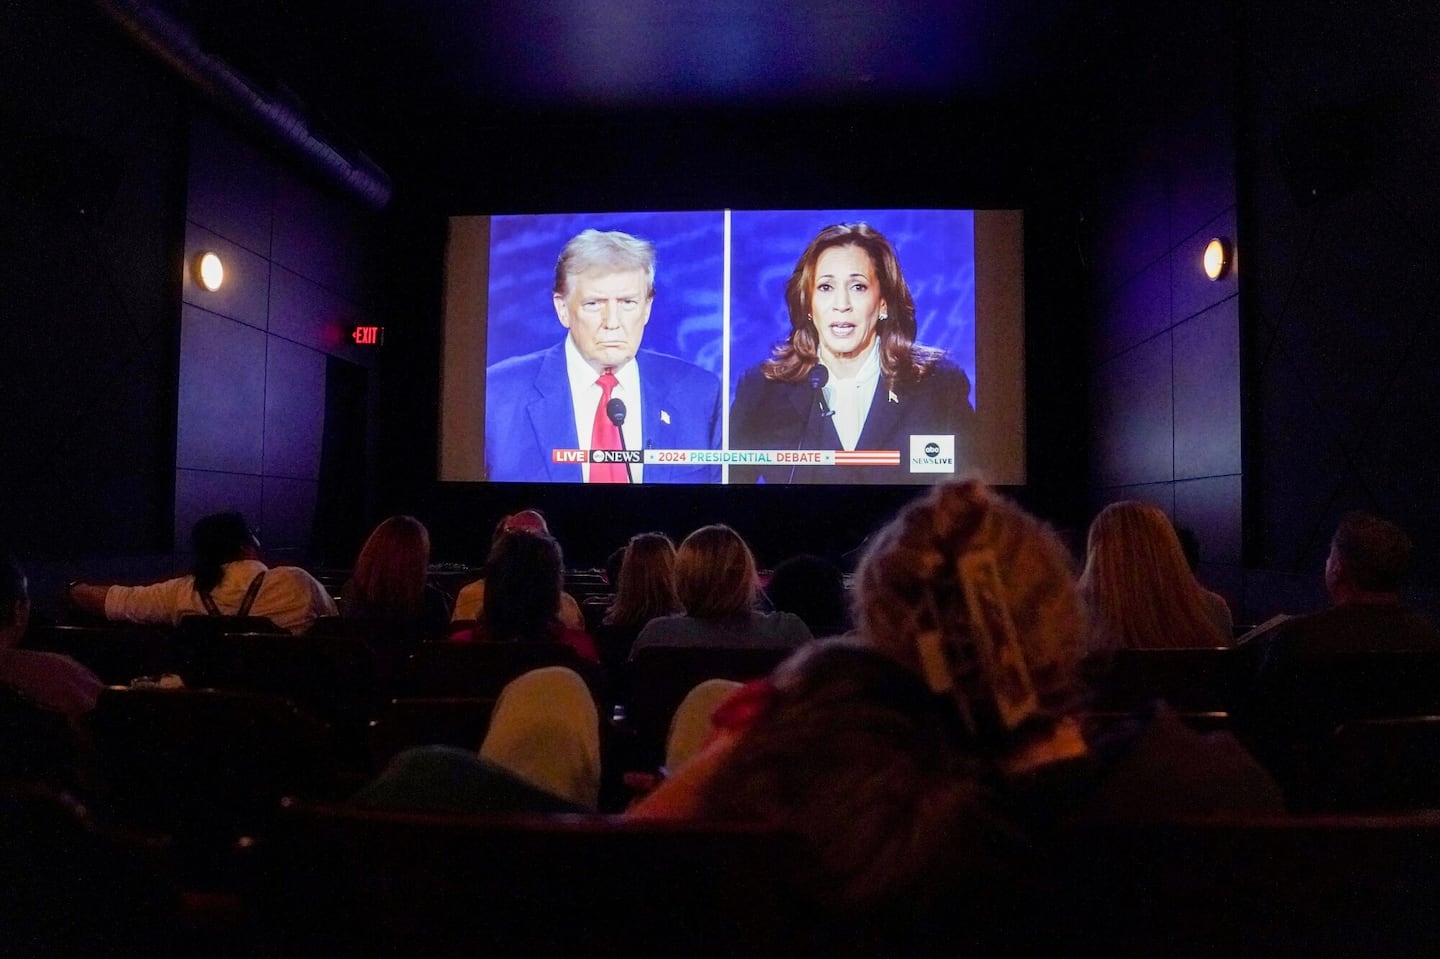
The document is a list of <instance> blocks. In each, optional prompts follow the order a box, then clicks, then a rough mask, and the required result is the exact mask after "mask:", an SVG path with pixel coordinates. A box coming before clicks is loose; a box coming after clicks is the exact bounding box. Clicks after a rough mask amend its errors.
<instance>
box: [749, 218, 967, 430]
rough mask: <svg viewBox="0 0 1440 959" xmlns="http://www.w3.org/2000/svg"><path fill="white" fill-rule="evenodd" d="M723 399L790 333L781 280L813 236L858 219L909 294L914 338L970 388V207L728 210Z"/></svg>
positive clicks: (782, 280)
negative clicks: (891, 251) (878, 236)
mask: <svg viewBox="0 0 1440 959" xmlns="http://www.w3.org/2000/svg"><path fill="white" fill-rule="evenodd" d="M730 219H731V224H730V250H731V254H730V255H731V262H730V287H731V292H730V297H731V299H730V382H729V383H728V384H726V386H727V388H728V389H729V395H730V401H731V402H734V400H735V385H736V383H738V382H739V380H740V376H741V374H743V373H744V372H745V371H746V370H748V369H749V368H750V367H752V366H754V365H755V364H757V363H760V362H762V361H764V360H765V359H766V358H768V357H769V356H770V352H771V348H772V347H773V346H774V345H775V344H776V343H777V342H779V341H780V340H783V339H785V338H786V337H787V336H789V335H790V315H789V313H787V312H786V309H785V284H786V282H787V281H788V280H789V279H790V274H791V273H792V272H794V270H795V264H796V262H797V261H798V260H799V259H800V255H801V254H802V253H804V252H805V248H806V247H807V246H809V245H810V241H811V240H813V239H814V238H815V235H816V234H817V233H819V232H820V231H821V230H823V229H824V228H825V227H827V226H833V225H834V224H836V223H856V222H862V221H863V222H865V223H868V224H870V225H871V226H872V227H874V228H875V229H877V230H879V231H880V232H881V233H883V234H885V237H886V239H888V240H889V241H890V245H891V246H893V247H894V248H895V254H896V256H897V257H898V258H899V260H900V269H901V271H902V272H904V274H905V280H906V282H907V283H909V285H910V295H911V296H912V297H914V299H915V321H916V325H917V327H918V331H917V333H916V337H915V340H916V342H917V343H921V344H924V345H925V346H933V347H937V348H939V349H943V350H945V351H947V352H948V353H949V356H950V359H951V360H952V361H954V363H955V364H956V365H957V366H959V367H960V368H961V369H962V370H964V371H965V373H966V374H967V375H968V376H969V377H970V382H971V384H972V392H971V395H970V399H971V402H972V403H973V402H974V399H975V393H974V391H973V384H974V383H975V213H974V211H972V210H761V211H744V210H736V211H733V212H732V213H731V214H730Z"/></svg>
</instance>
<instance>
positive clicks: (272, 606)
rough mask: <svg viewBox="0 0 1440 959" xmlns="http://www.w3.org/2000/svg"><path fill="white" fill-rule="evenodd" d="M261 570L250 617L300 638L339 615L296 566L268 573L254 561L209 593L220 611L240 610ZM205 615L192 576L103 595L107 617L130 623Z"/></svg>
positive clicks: (231, 571) (232, 569) (230, 572)
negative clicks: (324, 618) (319, 619)
mask: <svg viewBox="0 0 1440 959" xmlns="http://www.w3.org/2000/svg"><path fill="white" fill-rule="evenodd" d="M261 571H265V581H264V582H263V583H261V584H260V592H259V593H257V594H256V596H255V602H254V603H253V604H252V605H251V607H250V615H251V616H264V617H266V618H268V619H269V620H270V621H271V622H273V623H274V624H275V625H276V626H279V627H280V628H281V629H283V630H287V631H288V632H292V633H303V632H304V631H305V630H307V629H309V628H310V624H311V623H313V622H314V621H315V620H316V618H317V617H320V616H337V615H339V610H337V609H336V608H335V601H334V600H333V599H331V598H330V594H329V593H327V592H325V587H323V586H321V585H320V584H319V583H318V582H316V580H315V577H313V576H311V575H310V574H309V573H307V572H305V571H304V570H303V569H301V568H299V567H298V566H277V567H275V568H274V569H271V570H266V567H265V564H264V563H262V562H260V561H259V560H254V559H238V560H236V561H235V562H233V563H226V564H225V566H224V567H223V570H222V572H221V576H220V582H219V584H218V585H217V586H216V587H215V588H214V589H212V590H211V591H210V596H211V597H212V598H213V599H214V600H215V605H216V606H217V607H219V609H220V612H222V613H225V614H227V615H232V614H234V613H236V612H237V611H239V609H240V603H241V602H242V601H243V600H244V599H245V593H246V591H247V590H249V589H250V581H251V580H253V579H254V578H255V576H256V574H258V573H260V572H261ZM191 614H197V615H202V616H203V615H204V614H205V604H204V603H203V602H202V601H201V600H200V594H199V593H197V592H195V577H194V576H180V577H178V578H176V579H167V580H166V581H165V582H163V583H155V584H153V585H151V586H111V587H110V588H109V589H108V590H106V591H105V618H106V619H117V620H123V621H125V622H129V623H151V624H156V625H167V626H178V625H179V624H180V617H182V616H189V615H191Z"/></svg>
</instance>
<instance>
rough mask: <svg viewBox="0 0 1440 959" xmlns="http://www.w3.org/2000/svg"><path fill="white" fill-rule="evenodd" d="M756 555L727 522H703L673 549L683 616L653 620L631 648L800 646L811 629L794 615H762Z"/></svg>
mask: <svg viewBox="0 0 1440 959" xmlns="http://www.w3.org/2000/svg"><path fill="white" fill-rule="evenodd" d="M759 592H760V586H759V577H758V575H757V573H756V570H755V556H754V555H753V554H752V553H751V552H750V547H749V546H747V545H746V544H745V541H744V540H743V539H741V538H740V534H739V533H737V532H735V531H734V530H733V529H731V528H730V527H728V526H722V525H715V526H702V527H701V528H700V529H697V530H696V531H695V532H693V533H691V534H690V535H689V536H687V537H685V540H684V541H683V542H682V543H681V544H680V548H679V549H678V550H677V551H676V553H675V594H676V596H677V597H678V598H679V600H680V605H681V607H682V608H683V609H684V610H685V612H684V614H683V615H679V616H664V617H661V618H659V619H653V620H651V621H650V623H649V625H647V626H646V627H645V628H644V629H642V630H641V631H640V635H639V636H637V637H636V639H635V644H634V645H633V646H632V647H631V650H630V655H631V658H634V656H635V654H636V653H638V652H639V651H640V650H641V649H643V648H645V647H646V646H727V647H736V646H738V647H761V648H770V647H781V648H788V647H794V646H798V645H800V644H801V643H803V642H805V641H806V640H808V639H810V630H809V629H808V628H806V626H805V623H804V622H803V621H802V620H801V619H800V617H798V616H796V615H794V614H793V613H761V612H758V611H757V610H756V608H755V603H756V600H757V599H758V598H759Z"/></svg>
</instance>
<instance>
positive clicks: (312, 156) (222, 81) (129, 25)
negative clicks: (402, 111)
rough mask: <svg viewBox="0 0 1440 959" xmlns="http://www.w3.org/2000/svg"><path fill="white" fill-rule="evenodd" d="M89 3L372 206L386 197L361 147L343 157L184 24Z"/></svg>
mask: <svg viewBox="0 0 1440 959" xmlns="http://www.w3.org/2000/svg"><path fill="white" fill-rule="evenodd" d="M95 6H96V7H97V8H99V10H100V11H101V12H102V13H104V14H105V15H106V16H107V17H109V18H110V19H111V20H113V21H114V22H115V23H116V24H118V25H119V26H120V27H121V28H122V29H123V30H124V31H125V32H126V33H128V34H130V36H131V38H132V39H134V40H135V41H136V42H137V43H139V44H140V45H141V46H143V47H145V48H146V49H147V50H149V51H150V52H151V53H153V54H155V55H156V56H158V57H159V58H160V59H161V60H164V61H165V62H166V63H168V64H169V65H170V66H171V67H173V68H174V69H175V70H176V71H177V72H178V73H179V74H180V75H181V76H183V77H185V79H187V80H189V81H190V83H191V84H192V85H193V86H194V87H195V88H196V89H198V90H200V91H201V92H202V93H204V94H205V95H206V96H208V97H209V98H210V99H211V100H213V101H214V102H215V103H217V104H219V105H220V106H221V107H223V108H225V109H227V110H230V111H231V112H232V113H235V114H237V115H238V116H240V117H241V118H242V119H243V120H246V121H249V122H251V123H253V124H255V125H257V126H259V127H260V129H262V130H264V131H266V132H268V133H270V134H272V135H273V136H274V137H276V138H277V139H278V140H279V141H280V142H281V144H283V145H285V146H289V147H290V148H292V149H293V150H295V151H296V152H297V153H298V154H299V156H300V157H301V158H302V159H303V160H305V161H306V162H307V163H309V164H310V165H311V166H312V167H313V168H314V169H315V170H317V171H318V172H319V173H321V174H322V175H324V176H325V177H327V178H328V179H330V180H333V181H334V182H335V183H337V184H339V185H340V186H341V187H342V188H344V189H345V190H347V191H349V192H350V193H351V194H353V195H354V196H356V197H358V198H359V199H360V200H362V201H363V202H365V203H366V204H368V205H370V206H372V207H374V208H375V209H377V210H379V209H384V208H385V206H387V205H388V204H389V203H390V196H391V192H392V188H391V184H390V177H389V176H388V175H387V174H386V173H385V171H384V170H382V169H380V167H379V166H378V165H376V164H375V162H374V161H372V160H371V159H370V158H369V157H367V156H365V155H364V154H363V153H358V154H356V156H355V157H353V158H351V157H347V156H345V155H344V154H342V153H341V152H340V151H339V150H337V149H336V148H335V147H333V146H331V145H330V144H329V143H327V142H325V141H324V140H322V139H320V138H319V137H318V136H316V135H315V134H313V133H311V132H310V127H309V124H308V123H307V122H306V120H305V118H304V117H303V116H301V115H299V114H298V113H297V112H296V111H295V110H293V109H291V108H290V107H289V106H287V105H285V104H283V103H279V102H277V101H276V100H274V99H271V98H270V97H267V96H265V95H264V94H263V93H261V92H259V91H258V90H256V89H255V88H254V87H253V86H252V85H251V84H250V82H249V81H248V80H246V79H245V77H244V76H243V75H241V74H240V73H238V72H237V71H236V70H235V69H234V68H232V67H231V66H230V65H229V64H227V63H225V62H224V61H222V60H220V59H218V58H216V57H213V56H211V55H210V54H208V53H206V52H205V51H204V50H203V49H202V48H201V46H200V43H199V41H198V40H197V39H196V38H195V34H194V33H193V32H192V31H191V30H190V29H189V28H188V27H186V26H185V25H184V24H182V23H180V22H179V21H178V20H176V19H174V18H173V17H171V16H169V15H168V14H166V13H164V12H162V11H160V10H157V9H155V7H153V6H152V5H150V4H148V3H144V2H139V0H96V3H95Z"/></svg>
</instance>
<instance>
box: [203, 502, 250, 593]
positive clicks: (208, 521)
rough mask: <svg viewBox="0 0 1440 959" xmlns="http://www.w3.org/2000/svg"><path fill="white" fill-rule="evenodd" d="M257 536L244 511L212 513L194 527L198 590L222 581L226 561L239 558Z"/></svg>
mask: <svg viewBox="0 0 1440 959" xmlns="http://www.w3.org/2000/svg"><path fill="white" fill-rule="evenodd" d="M254 542H255V538H254V537H253V536H252V535H251V533H250V525H249V524H248V523H246V522H245V516H244V514H242V513H212V514H211V515H209V516H206V517H203V518H202V519H201V520H200V521H199V522H197V523H196V524H195V525H194V527H192V528H191V530H190V545H191V547H192V548H193V549H194V550H195V592H197V593H208V592H210V590H212V589H214V588H215V587H216V586H219V585H220V578H221V577H222V576H223V575H224V566H225V564H226V563H231V562H234V561H235V560H237V559H239V558H240V557H241V555H242V554H243V553H244V551H245V547H247V546H251V545H253V544H254Z"/></svg>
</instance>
